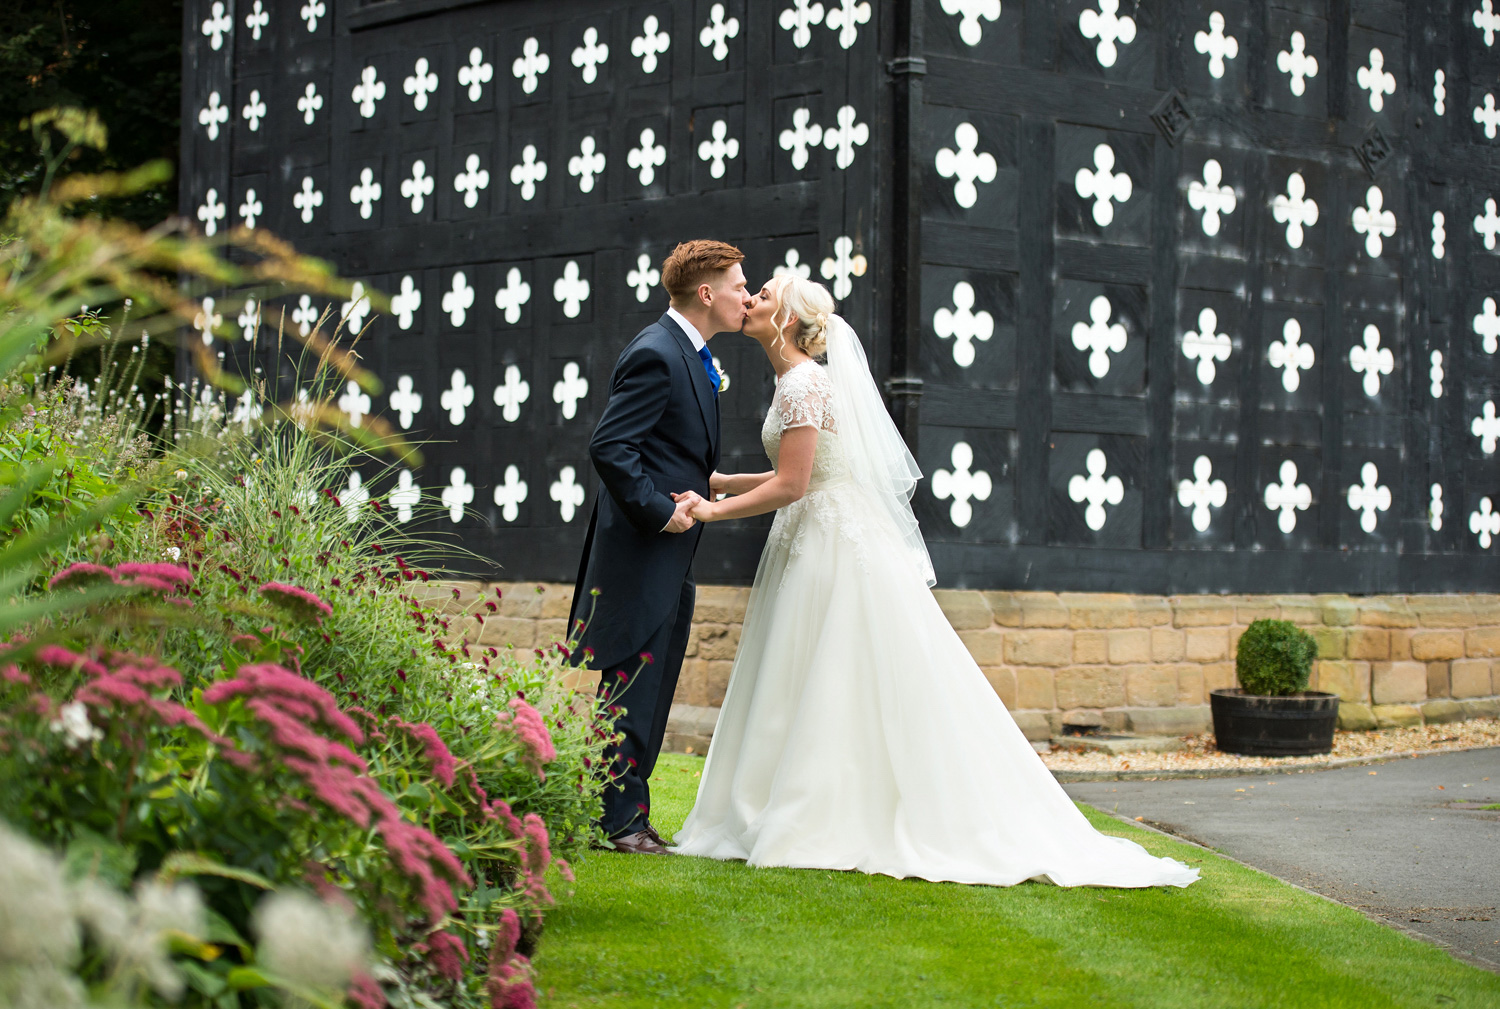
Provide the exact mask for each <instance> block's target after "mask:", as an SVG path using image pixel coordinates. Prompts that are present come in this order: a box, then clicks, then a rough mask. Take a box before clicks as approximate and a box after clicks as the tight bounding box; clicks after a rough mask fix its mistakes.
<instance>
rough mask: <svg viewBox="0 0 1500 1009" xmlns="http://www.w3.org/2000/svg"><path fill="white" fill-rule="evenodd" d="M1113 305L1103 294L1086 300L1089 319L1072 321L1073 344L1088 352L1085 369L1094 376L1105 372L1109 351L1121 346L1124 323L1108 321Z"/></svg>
mask: <svg viewBox="0 0 1500 1009" xmlns="http://www.w3.org/2000/svg"><path fill="white" fill-rule="evenodd" d="M1113 311H1114V308H1113V307H1112V306H1111V305H1110V303H1109V299H1108V298H1107V297H1105V296H1104V295H1102V294H1100V295H1097V296H1096V297H1095V298H1094V300H1093V301H1091V302H1089V321H1088V322H1087V323H1083V322H1075V323H1073V346H1074V347H1076V348H1078V349H1079V350H1081V351H1087V352H1088V355H1089V373H1090V374H1092V375H1093V376H1094V377H1095V378H1103V377H1104V376H1105V375H1108V374H1109V355H1110V354H1111V353H1115V354H1118V353H1120V352H1121V351H1123V350H1124V349H1125V343H1126V336H1125V327H1124V326H1123V325H1121V324H1120V323H1118V322H1116V323H1111V322H1110V321H1109V317H1110V315H1111V314H1112V313H1113Z"/></svg>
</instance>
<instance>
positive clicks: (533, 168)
mask: <svg viewBox="0 0 1500 1009" xmlns="http://www.w3.org/2000/svg"><path fill="white" fill-rule="evenodd" d="M546 178H547V162H545V161H538V160H537V157H536V145H535V144H527V145H526V146H525V147H523V148H522V149H521V163H520V164H519V165H512V166H511V168H510V181H511V184H512V185H516V186H520V187H521V199H523V200H530V199H531V198H532V197H534V196H535V195H536V184H537V183H538V182H541V181H542V180H544V179H546Z"/></svg>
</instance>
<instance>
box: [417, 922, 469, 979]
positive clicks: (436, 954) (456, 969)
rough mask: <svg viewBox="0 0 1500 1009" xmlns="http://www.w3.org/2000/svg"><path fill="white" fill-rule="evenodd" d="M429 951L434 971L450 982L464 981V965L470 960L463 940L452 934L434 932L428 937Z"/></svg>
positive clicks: (429, 958) (428, 956) (428, 955)
mask: <svg viewBox="0 0 1500 1009" xmlns="http://www.w3.org/2000/svg"><path fill="white" fill-rule="evenodd" d="M427 949H428V953H427V959H428V960H429V961H430V962H431V963H432V966H433V969H434V970H436V971H437V972H438V973H439V974H441V975H443V977H445V978H447V979H448V980H450V981H459V980H462V979H463V976H464V964H465V963H467V962H468V960H469V951H468V949H467V948H465V946H464V944H463V940H461V939H459V938H458V936H456V935H454V934H453V933H452V932H434V933H433V934H432V935H430V936H428V937H427Z"/></svg>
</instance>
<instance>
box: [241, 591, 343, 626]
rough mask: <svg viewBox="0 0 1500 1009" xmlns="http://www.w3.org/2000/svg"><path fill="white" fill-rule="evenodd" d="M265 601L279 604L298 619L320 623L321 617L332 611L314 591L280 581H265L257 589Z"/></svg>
mask: <svg viewBox="0 0 1500 1009" xmlns="http://www.w3.org/2000/svg"><path fill="white" fill-rule="evenodd" d="M259 591H260V594H261V597H262V598H263V599H265V600H266V602H268V603H271V604H273V605H275V606H279V607H281V608H282V609H284V610H286V611H287V612H288V613H290V614H292V615H293V616H295V617H297V618H298V619H299V620H306V621H308V622H309V623H314V624H321V623H322V622H323V618H324V617H326V616H329V615H331V614H332V613H333V607H332V606H330V605H328V604H327V603H325V602H324V601H323V600H322V599H320V598H319V597H318V595H317V594H316V593H313V592H309V591H307V590H306V589H303V588H298V587H297V586H295V585H286V584H284V583H282V582H266V583H265V584H264V585H262V586H261V587H260V589H259Z"/></svg>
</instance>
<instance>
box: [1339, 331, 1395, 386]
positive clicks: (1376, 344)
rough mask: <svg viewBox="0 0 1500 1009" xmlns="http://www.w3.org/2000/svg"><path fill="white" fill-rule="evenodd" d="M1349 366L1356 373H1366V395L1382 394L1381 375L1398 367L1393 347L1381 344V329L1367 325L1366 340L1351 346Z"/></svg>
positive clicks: (1387, 373)
mask: <svg viewBox="0 0 1500 1009" xmlns="http://www.w3.org/2000/svg"><path fill="white" fill-rule="evenodd" d="M1349 368H1350V370H1351V371H1353V372H1354V373H1355V374H1356V375H1358V374H1360V373H1361V372H1363V373H1364V376H1365V378H1364V389H1365V395H1366V396H1378V395H1379V394H1380V376H1381V375H1389V374H1391V372H1393V371H1394V370H1395V368H1396V355H1395V354H1394V353H1392V352H1391V348H1389V347H1382V346H1381V345H1380V330H1379V328H1378V327H1376V326H1373V325H1371V326H1366V327H1365V331H1364V342H1363V343H1359V344H1355V345H1354V346H1353V347H1350V348H1349Z"/></svg>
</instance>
